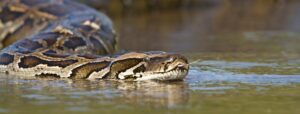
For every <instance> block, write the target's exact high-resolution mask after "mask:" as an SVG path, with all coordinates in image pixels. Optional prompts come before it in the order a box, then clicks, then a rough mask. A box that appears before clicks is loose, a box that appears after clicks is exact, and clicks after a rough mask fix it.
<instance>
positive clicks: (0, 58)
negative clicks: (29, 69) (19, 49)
mask: <svg viewBox="0 0 300 114" xmlns="http://www.w3.org/2000/svg"><path fill="white" fill-rule="evenodd" d="M13 61H14V55H11V54H7V53H2V54H1V55H0V65H8V64H10V63H12V62H13Z"/></svg>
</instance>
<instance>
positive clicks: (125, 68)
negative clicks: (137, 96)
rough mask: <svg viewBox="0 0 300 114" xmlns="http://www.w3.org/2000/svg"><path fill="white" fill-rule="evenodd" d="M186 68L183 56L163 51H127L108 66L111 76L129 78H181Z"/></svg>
mask: <svg viewBox="0 0 300 114" xmlns="http://www.w3.org/2000/svg"><path fill="white" fill-rule="evenodd" d="M188 69H189V64H188V61H187V59H186V58H185V57H184V56H182V55H179V54H171V53H165V52H155V53H153V52H148V53H128V54H125V55H122V56H120V57H118V58H117V59H116V61H114V62H112V64H111V66H110V71H111V73H112V75H113V77H117V78H118V79H131V80H132V79H133V80H160V81H168V80H182V79H183V78H184V77H185V76H186V75H187V73H188Z"/></svg>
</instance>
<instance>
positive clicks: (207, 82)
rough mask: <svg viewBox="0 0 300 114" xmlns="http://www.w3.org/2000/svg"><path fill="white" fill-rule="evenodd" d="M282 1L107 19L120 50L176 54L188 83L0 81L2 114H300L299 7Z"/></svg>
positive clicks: (3, 78) (0, 77)
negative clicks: (185, 64) (184, 61)
mask: <svg viewBox="0 0 300 114" xmlns="http://www.w3.org/2000/svg"><path fill="white" fill-rule="evenodd" d="M265 1H269V2H271V1H272V0H265ZM281 2H282V3H281ZM281 2H276V3H275V2H274V3H273V4H271V5H270V4H269V3H268V2H266V3H265V2H259V0H249V1H248V2H247V4H252V6H255V7H250V6H251V5H249V7H247V6H248V5H245V4H244V2H229V3H218V2H216V4H213V5H210V6H205V7H200V8H192V9H180V10H175V11H173V10H163V11H153V12H149V13H145V14H143V13H142V14H135V15H122V16H112V17H113V20H114V22H115V25H116V27H117V31H118V33H119V36H120V48H121V49H125V50H137V51H149V50H164V51H175V52H179V53H182V54H184V55H186V56H187V58H188V59H189V61H190V64H191V68H190V71H189V74H188V76H187V77H186V79H185V80H184V81H179V82H164V83H163V82H126V81H88V80H67V79H63V80H47V79H28V78H24V77H15V76H6V75H0V113H13V114H14V113H22V114H37V113H78V114H79V113H90V114H93V113H94V114H96V113H97V114H99V113H104V114H105V113H109V114H111V113H122V114H140V113H157V114H160V113H161V114H166V113H171V114H173V113H174V114H176V113H178V114H179V113H180V114H182V113H187V114H200V113H204V114H205V113H208V114H211V113H216V114H220V113H228V114H229V113H230V114H232V113H237V114H241V113H244V114H253V113H255V114H266V113H271V114H296V113H300V109H299V108H298V107H299V105H300V102H299V101H300V91H299V90H300V55H299V52H300V45H299V44H300V38H299V37H300V34H299V33H298V31H299V26H298V25H299V21H297V19H298V17H299V14H298V13H297V11H299V10H297V9H299V6H300V3H299V1H289V2H284V1H281ZM214 3H215V2H214ZM233 6H239V7H233ZM267 6H268V7H267ZM252 8H253V9H252Z"/></svg>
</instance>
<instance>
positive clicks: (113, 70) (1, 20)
mask: <svg viewBox="0 0 300 114" xmlns="http://www.w3.org/2000/svg"><path fill="white" fill-rule="evenodd" d="M0 1H1V2H0V40H1V43H2V45H1V46H2V47H3V48H4V49H3V50H2V51H1V53H0V71H1V72H3V73H7V74H10V75H16V76H28V77H40V78H43V77H53V78H70V79H114V80H162V81H164V80H182V79H183V78H184V77H185V76H186V75H187V73H188V69H189V64H188V61H187V59H186V58H185V57H184V56H182V55H179V54H174V53H167V52H160V51H156V52H155V51H153V52H142V53H138V52H128V53H123V54H116V55H113V53H115V51H116V45H117V37H116V33H115V31H114V29H113V24H112V22H111V20H110V19H109V18H108V17H107V16H106V15H104V14H103V13H101V12H98V11H96V10H94V9H92V8H90V7H88V6H85V5H83V4H80V3H77V2H74V1H72V0H0Z"/></svg>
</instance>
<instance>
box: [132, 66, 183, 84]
mask: <svg viewBox="0 0 300 114" xmlns="http://www.w3.org/2000/svg"><path fill="white" fill-rule="evenodd" d="M187 73H188V70H187V69H185V70H181V69H176V70H171V71H168V72H161V73H144V74H136V75H135V76H136V77H138V76H139V77H138V78H136V81H144V80H159V81H171V80H182V79H184V78H185V77H186V75H187ZM141 75H142V76H141Z"/></svg>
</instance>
